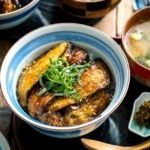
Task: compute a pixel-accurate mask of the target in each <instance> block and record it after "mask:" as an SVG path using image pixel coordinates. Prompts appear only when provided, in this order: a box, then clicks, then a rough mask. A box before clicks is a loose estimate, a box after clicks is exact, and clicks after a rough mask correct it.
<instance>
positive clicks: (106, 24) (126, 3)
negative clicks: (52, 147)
mask: <svg viewBox="0 0 150 150" xmlns="http://www.w3.org/2000/svg"><path fill="white" fill-rule="evenodd" d="M132 13H133V7H132V0H122V1H121V2H120V3H119V5H118V6H117V7H116V8H115V9H113V10H112V11H111V12H110V13H108V14H107V15H106V16H105V17H103V18H102V19H101V20H100V21H99V22H97V23H96V24H95V25H94V26H93V27H95V28H97V29H99V30H101V31H103V32H105V33H107V34H108V35H110V36H111V37H116V36H117V37H120V35H121V31H122V29H123V26H124V24H125V22H126V20H127V19H128V18H129V17H130V16H131V15H132ZM13 44H14V43H13V42H12V41H9V40H3V39H0V67H1V64H2V62H3V59H4V57H5V55H6V53H7V52H8V51H9V49H10V47H11V46H12V45H13ZM10 120H11V110H10V108H9V106H8V104H7V103H6V101H5V98H4V96H3V94H2V91H1V87H0V131H1V132H2V133H3V134H4V136H5V137H6V139H7V140H9V139H10V138H11V137H10V134H9V125H10ZM10 146H11V149H12V150H16V147H15V143H14V140H13V139H12V141H11V144H10Z"/></svg>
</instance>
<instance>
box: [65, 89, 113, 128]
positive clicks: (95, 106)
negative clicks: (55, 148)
mask: <svg viewBox="0 0 150 150" xmlns="http://www.w3.org/2000/svg"><path fill="white" fill-rule="evenodd" d="M111 99H112V94H109V93H108V92H107V90H102V91H100V92H97V93H96V94H95V95H93V96H92V97H91V98H90V100H89V101H88V102H87V103H83V104H81V105H80V106H79V107H76V108H75V109H70V110H68V111H67V112H66V114H65V116H64V124H66V125H64V126H72V125H78V124H82V123H85V122H88V121H90V120H92V119H93V118H95V117H96V116H97V115H98V114H100V113H101V112H103V111H104V109H105V108H106V107H107V106H108V104H109V103H110V101H111Z"/></svg>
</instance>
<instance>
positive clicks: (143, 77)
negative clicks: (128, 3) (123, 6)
mask: <svg viewBox="0 0 150 150" xmlns="http://www.w3.org/2000/svg"><path fill="white" fill-rule="evenodd" d="M149 16H150V6H149V7H145V8H143V9H141V10H139V11H137V12H135V13H134V14H133V15H132V16H131V17H130V18H129V19H128V20H127V22H126V23H125V25H124V27H123V31H122V35H121V45H122V48H123V50H124V52H125V54H126V56H127V58H128V61H129V65H130V71H131V75H132V76H133V77H134V78H135V79H136V80H137V81H138V82H140V83H141V84H143V85H145V86H148V87H150V69H148V68H146V67H144V66H143V65H141V64H140V63H138V62H137V61H136V60H135V59H134V58H133V57H132V56H131V54H130V53H129V51H128V49H127V46H126V42H125V36H126V34H127V32H128V31H129V29H130V28H131V27H133V26H134V25H135V24H136V23H137V21H138V20H139V19H142V18H143V17H144V18H145V17H149Z"/></svg>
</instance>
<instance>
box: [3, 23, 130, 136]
mask: <svg viewBox="0 0 150 150" xmlns="http://www.w3.org/2000/svg"><path fill="white" fill-rule="evenodd" d="M62 41H72V42H74V43H75V44H76V45H78V46H80V47H82V48H84V49H86V50H87V51H88V52H89V53H90V54H91V55H93V56H94V57H100V58H102V59H103V60H104V61H105V63H106V64H107V65H108V66H109V68H110V70H111V72H112V76H113V80H114V82H115V83H116V89H115V94H114V97H113V99H112V101H111V103H110V104H109V106H108V107H107V108H106V109H105V110H104V111H103V112H102V113H101V114H100V115H99V116H98V117H96V118H95V119H93V120H92V121H89V122H87V123H84V124H81V125H76V126H71V127H54V126H50V125H46V124H43V123H41V122H39V121H37V120H35V119H33V118H32V117H30V116H29V115H28V114H27V113H26V112H25V111H24V110H23V109H22V108H21V107H20V105H19V103H18V101H17V96H16V84H17V80H18V77H19V75H20V74H21V71H22V69H23V68H24V67H25V66H26V65H27V64H28V63H30V62H32V61H33V60H34V59H35V58H37V57H38V56H40V55H41V54H43V53H44V52H45V51H47V50H48V49H50V48H51V47H53V46H54V45H56V44H58V43H60V42H62ZM129 82H130V69H129V65H128V61H127V58H126V56H125V54H124V52H123V51H122V49H121V48H120V46H119V45H118V44H117V43H116V42H115V41H114V40H113V39H111V38H110V37H109V36H108V35H106V34H105V33H103V32H101V31H100V30H97V29H95V28H93V27H90V26H86V25H82V24H75V23H60V24H54V25H49V26H45V27H41V28H39V29H36V30H34V31H32V32H30V33H28V34H27V35H25V36H24V37H22V38H21V39H20V40H18V41H17V42H16V43H15V44H14V45H13V46H12V47H11V49H10V50H9V52H8V53H7V55H6V57H5V59H4V61H3V64H2V67H1V86H2V91H3V94H4V96H5V98H6V101H7V102H8V104H9V106H10V108H11V109H12V111H13V112H14V113H15V114H16V115H17V116H18V117H20V118H21V119H22V120H24V121H25V122H27V123H28V124H29V125H30V126H31V127H32V128H34V129H35V130H37V131H39V132H41V133H43V134H45V135H48V136H52V137H56V138H73V137H78V136H82V135H85V134H87V133H89V132H91V131H93V130H95V129H96V128H98V127H99V126H100V125H101V124H102V123H103V122H104V121H105V120H106V119H107V118H108V117H109V115H110V114H112V113H113V112H114V111H115V110H116V109H117V107H118V106H119V105H120V104H121V102H122V101H123V99H124V97H125V95H126V92H127V90H128V86H129Z"/></svg>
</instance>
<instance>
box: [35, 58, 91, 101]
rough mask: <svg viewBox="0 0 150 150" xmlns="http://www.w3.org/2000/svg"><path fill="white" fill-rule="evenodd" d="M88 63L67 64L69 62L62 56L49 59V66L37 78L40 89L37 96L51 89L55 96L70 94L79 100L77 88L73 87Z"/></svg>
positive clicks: (67, 95)
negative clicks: (53, 59)
mask: <svg viewBox="0 0 150 150" xmlns="http://www.w3.org/2000/svg"><path fill="white" fill-rule="evenodd" d="M89 65H90V63H89V62H88V63H85V64H83V65H76V64H73V65H71V66H69V63H68V62H67V60H66V59H64V58H59V59H58V60H56V61H52V60H51V59H50V65H49V67H48V68H47V70H46V72H44V73H43V74H41V76H40V78H39V83H40V85H41V86H42V90H41V91H40V92H39V93H38V96H41V95H42V94H44V93H45V92H48V91H52V92H54V95H56V96H66V97H69V96H71V97H73V98H74V99H75V100H80V97H79V95H78V93H77V90H74V89H73V88H74V85H75V84H76V83H77V82H79V79H80V76H81V74H82V73H83V72H84V71H85V70H86V68H87V67H88V66H89Z"/></svg>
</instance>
